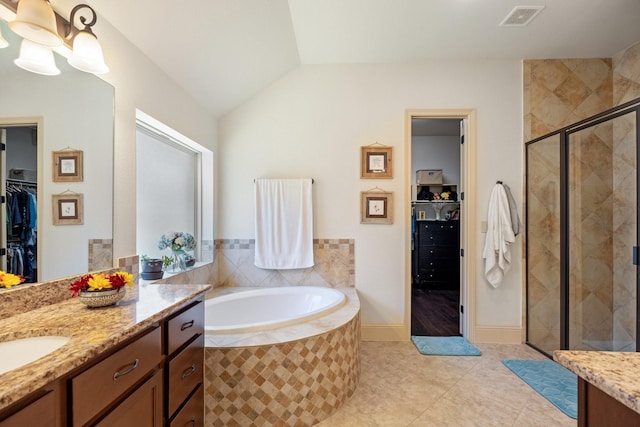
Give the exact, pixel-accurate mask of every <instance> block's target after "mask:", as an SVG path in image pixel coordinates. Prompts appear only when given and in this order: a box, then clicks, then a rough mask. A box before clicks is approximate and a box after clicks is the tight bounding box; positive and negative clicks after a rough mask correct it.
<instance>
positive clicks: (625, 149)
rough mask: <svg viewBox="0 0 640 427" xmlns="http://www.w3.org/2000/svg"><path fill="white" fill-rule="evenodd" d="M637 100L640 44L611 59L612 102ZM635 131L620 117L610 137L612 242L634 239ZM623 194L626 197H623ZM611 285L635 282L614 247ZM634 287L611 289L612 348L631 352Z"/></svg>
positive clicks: (632, 272)
mask: <svg viewBox="0 0 640 427" xmlns="http://www.w3.org/2000/svg"><path fill="white" fill-rule="evenodd" d="M638 97H640V43H638V44H636V45H635V46H632V47H630V48H629V49H626V50H624V51H622V52H620V53H618V54H617V55H614V57H613V103H614V105H620V104H623V103H625V102H627V101H630V100H632V99H635V98H638ZM636 132H637V129H635V128H634V126H633V123H632V119H631V117H628V116H626V117H622V118H620V119H618V120H616V121H615V122H614V125H613V135H614V141H616V144H617V145H616V146H615V150H614V153H613V157H614V158H613V162H614V165H615V168H614V183H615V184H614V185H615V188H614V191H615V194H616V195H617V200H616V206H617V209H616V210H615V211H614V213H613V223H614V236H613V238H614V242H618V241H624V239H623V237H624V236H636V235H637V230H636V222H635V221H634V220H635V217H636V215H637V214H638V213H637V212H636V210H637V200H636V199H635V198H632V197H628V195H630V194H633V193H632V192H634V191H635V175H636V171H637V159H636V155H635V139H636ZM625 195H627V196H626V197H625ZM613 259H614V266H613V271H614V275H615V277H614V282H615V283H627V284H632V283H635V274H636V270H635V268H634V267H633V266H632V265H630V263H628V262H627V260H628V252H627V251H624V252H623V249H622V248H620V247H619V246H617V245H616V246H614V256H613ZM636 292H637V291H636V288H635V286H616V287H615V289H614V295H613V298H614V312H613V322H614V323H613V340H614V349H617V350H629V351H633V350H634V349H633V348H629V346H628V345H626V343H629V342H634V341H635V337H636V321H635V320H636V301H637V294H636Z"/></svg>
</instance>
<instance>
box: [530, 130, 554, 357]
mask: <svg viewBox="0 0 640 427" xmlns="http://www.w3.org/2000/svg"><path fill="white" fill-rule="evenodd" d="M560 174H561V168H560V135H558V134H556V135H553V136H551V137H549V138H546V139H543V140H540V141H537V142H535V143H534V144H529V145H528V146H527V190H526V191H527V207H526V208H527V253H528V254H529V255H528V257H527V342H528V343H529V344H531V345H533V346H535V347H537V348H538V349H539V350H542V351H543V352H545V353H547V354H551V353H553V351H554V350H557V349H559V348H561V347H560V345H561V336H562V334H561V311H560V307H561V304H560V295H561V288H560V286H561V280H560Z"/></svg>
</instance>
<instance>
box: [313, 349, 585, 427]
mask: <svg viewBox="0 0 640 427" xmlns="http://www.w3.org/2000/svg"><path fill="white" fill-rule="evenodd" d="M476 347H478V348H479V349H480V350H481V351H482V356H479V357H478V356H465V357H460V356H459V357H451V356H447V357H444V356H423V355H421V354H420V353H418V351H417V350H416V349H415V347H414V346H413V344H412V343H411V342H364V341H363V342H362V347H361V362H362V372H361V376H360V384H359V385H358V388H357V389H356V392H355V393H354V395H353V396H352V397H351V398H350V399H349V400H348V401H347V403H346V404H345V405H344V406H343V407H342V408H340V409H339V410H338V412H336V413H335V414H333V415H332V416H331V417H330V418H329V419H327V420H325V421H323V422H322V423H320V424H318V426H319V427H342V426H349V427H351V426H354V427H360V426H362V427H370V426H380V427H407V426H411V427H416V426H437V427H441V426H456V427H464V426H482V427H485V426H500V427H503V426H536V427H537V426H542V427H550V426H576V425H577V422H576V421H575V420H574V419H572V418H569V417H567V416H566V415H565V414H564V413H562V412H561V411H560V410H558V409H557V408H556V407H555V406H553V405H552V404H551V403H549V402H548V401H547V400H546V399H544V398H543V397H542V396H540V395H539V394H538V393H536V392H535V391H534V390H533V389H532V388H531V387H529V386H528V385H527V384H525V383H524V382H523V381H522V380H520V379H519V378H518V377H517V376H515V375H514V374H513V373H511V371H509V370H508V369H507V368H506V367H505V366H504V365H503V364H502V362H501V360H502V359H544V356H542V355H541V354H540V353H538V352H536V351H535V350H533V349H531V348H530V347H528V346H525V345H507V344H476Z"/></svg>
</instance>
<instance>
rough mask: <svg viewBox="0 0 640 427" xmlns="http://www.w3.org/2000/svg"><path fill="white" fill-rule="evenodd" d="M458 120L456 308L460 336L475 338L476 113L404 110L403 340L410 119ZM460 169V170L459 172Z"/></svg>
mask: <svg viewBox="0 0 640 427" xmlns="http://www.w3.org/2000/svg"><path fill="white" fill-rule="evenodd" d="M414 118H416V119H417V118H420V119H461V120H465V121H466V123H467V128H466V134H465V136H464V138H465V140H464V144H462V149H461V156H462V157H463V159H461V160H462V165H461V166H464V167H463V168H462V167H461V170H460V175H461V182H460V184H461V186H462V190H463V191H464V202H463V206H464V207H463V208H462V209H461V214H462V215H461V218H460V248H462V249H464V256H463V257H461V261H460V262H461V264H460V267H461V277H460V279H461V293H460V304H461V305H462V306H463V307H464V313H461V317H462V319H463V320H462V325H463V336H464V337H465V338H467V339H468V340H469V341H471V342H473V341H474V339H475V335H476V264H477V263H476V262H475V260H476V254H477V241H476V240H477V239H476V222H477V221H476V219H477V215H476V188H475V181H476V179H475V177H476V150H475V147H476V110H474V109H444V110H443V109H438V110H435V109H407V110H405V141H404V153H405V155H404V170H405V174H404V175H405V176H404V179H405V185H404V191H405V194H404V198H405V200H406V203H405V204H404V205H405V206H404V209H405V211H404V215H405V216H404V217H405V218H406V220H405V257H404V259H405V275H404V277H405V280H404V282H405V310H404V312H405V319H404V324H405V332H404V335H405V336H406V337H407V339H410V337H411V238H410V236H411V119H414ZM463 169H464V170H463Z"/></svg>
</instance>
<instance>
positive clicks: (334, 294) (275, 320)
mask: <svg viewBox="0 0 640 427" xmlns="http://www.w3.org/2000/svg"><path fill="white" fill-rule="evenodd" d="M345 300H346V297H345V295H344V294H343V293H342V292H340V291H338V290H335V289H333V288H324V287H318V286H284V287H277V288H264V289H254V290H250V291H244V292H234V293H232V294H229V295H224V296H219V297H215V298H209V299H207V300H206V301H205V316H204V317H205V319H206V320H205V331H206V332H208V333H236V334H237V333H243V332H251V331H263V330H268V329H275V328H279V327H282V326H287V325H293V324H296V323H301V322H304V321H307V320H310V319H313V318H317V317H319V316H323V315H326V314H328V313H330V312H331V311H333V310H336V309H338V308H340V306H342V305H343V304H344V302H345Z"/></svg>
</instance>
